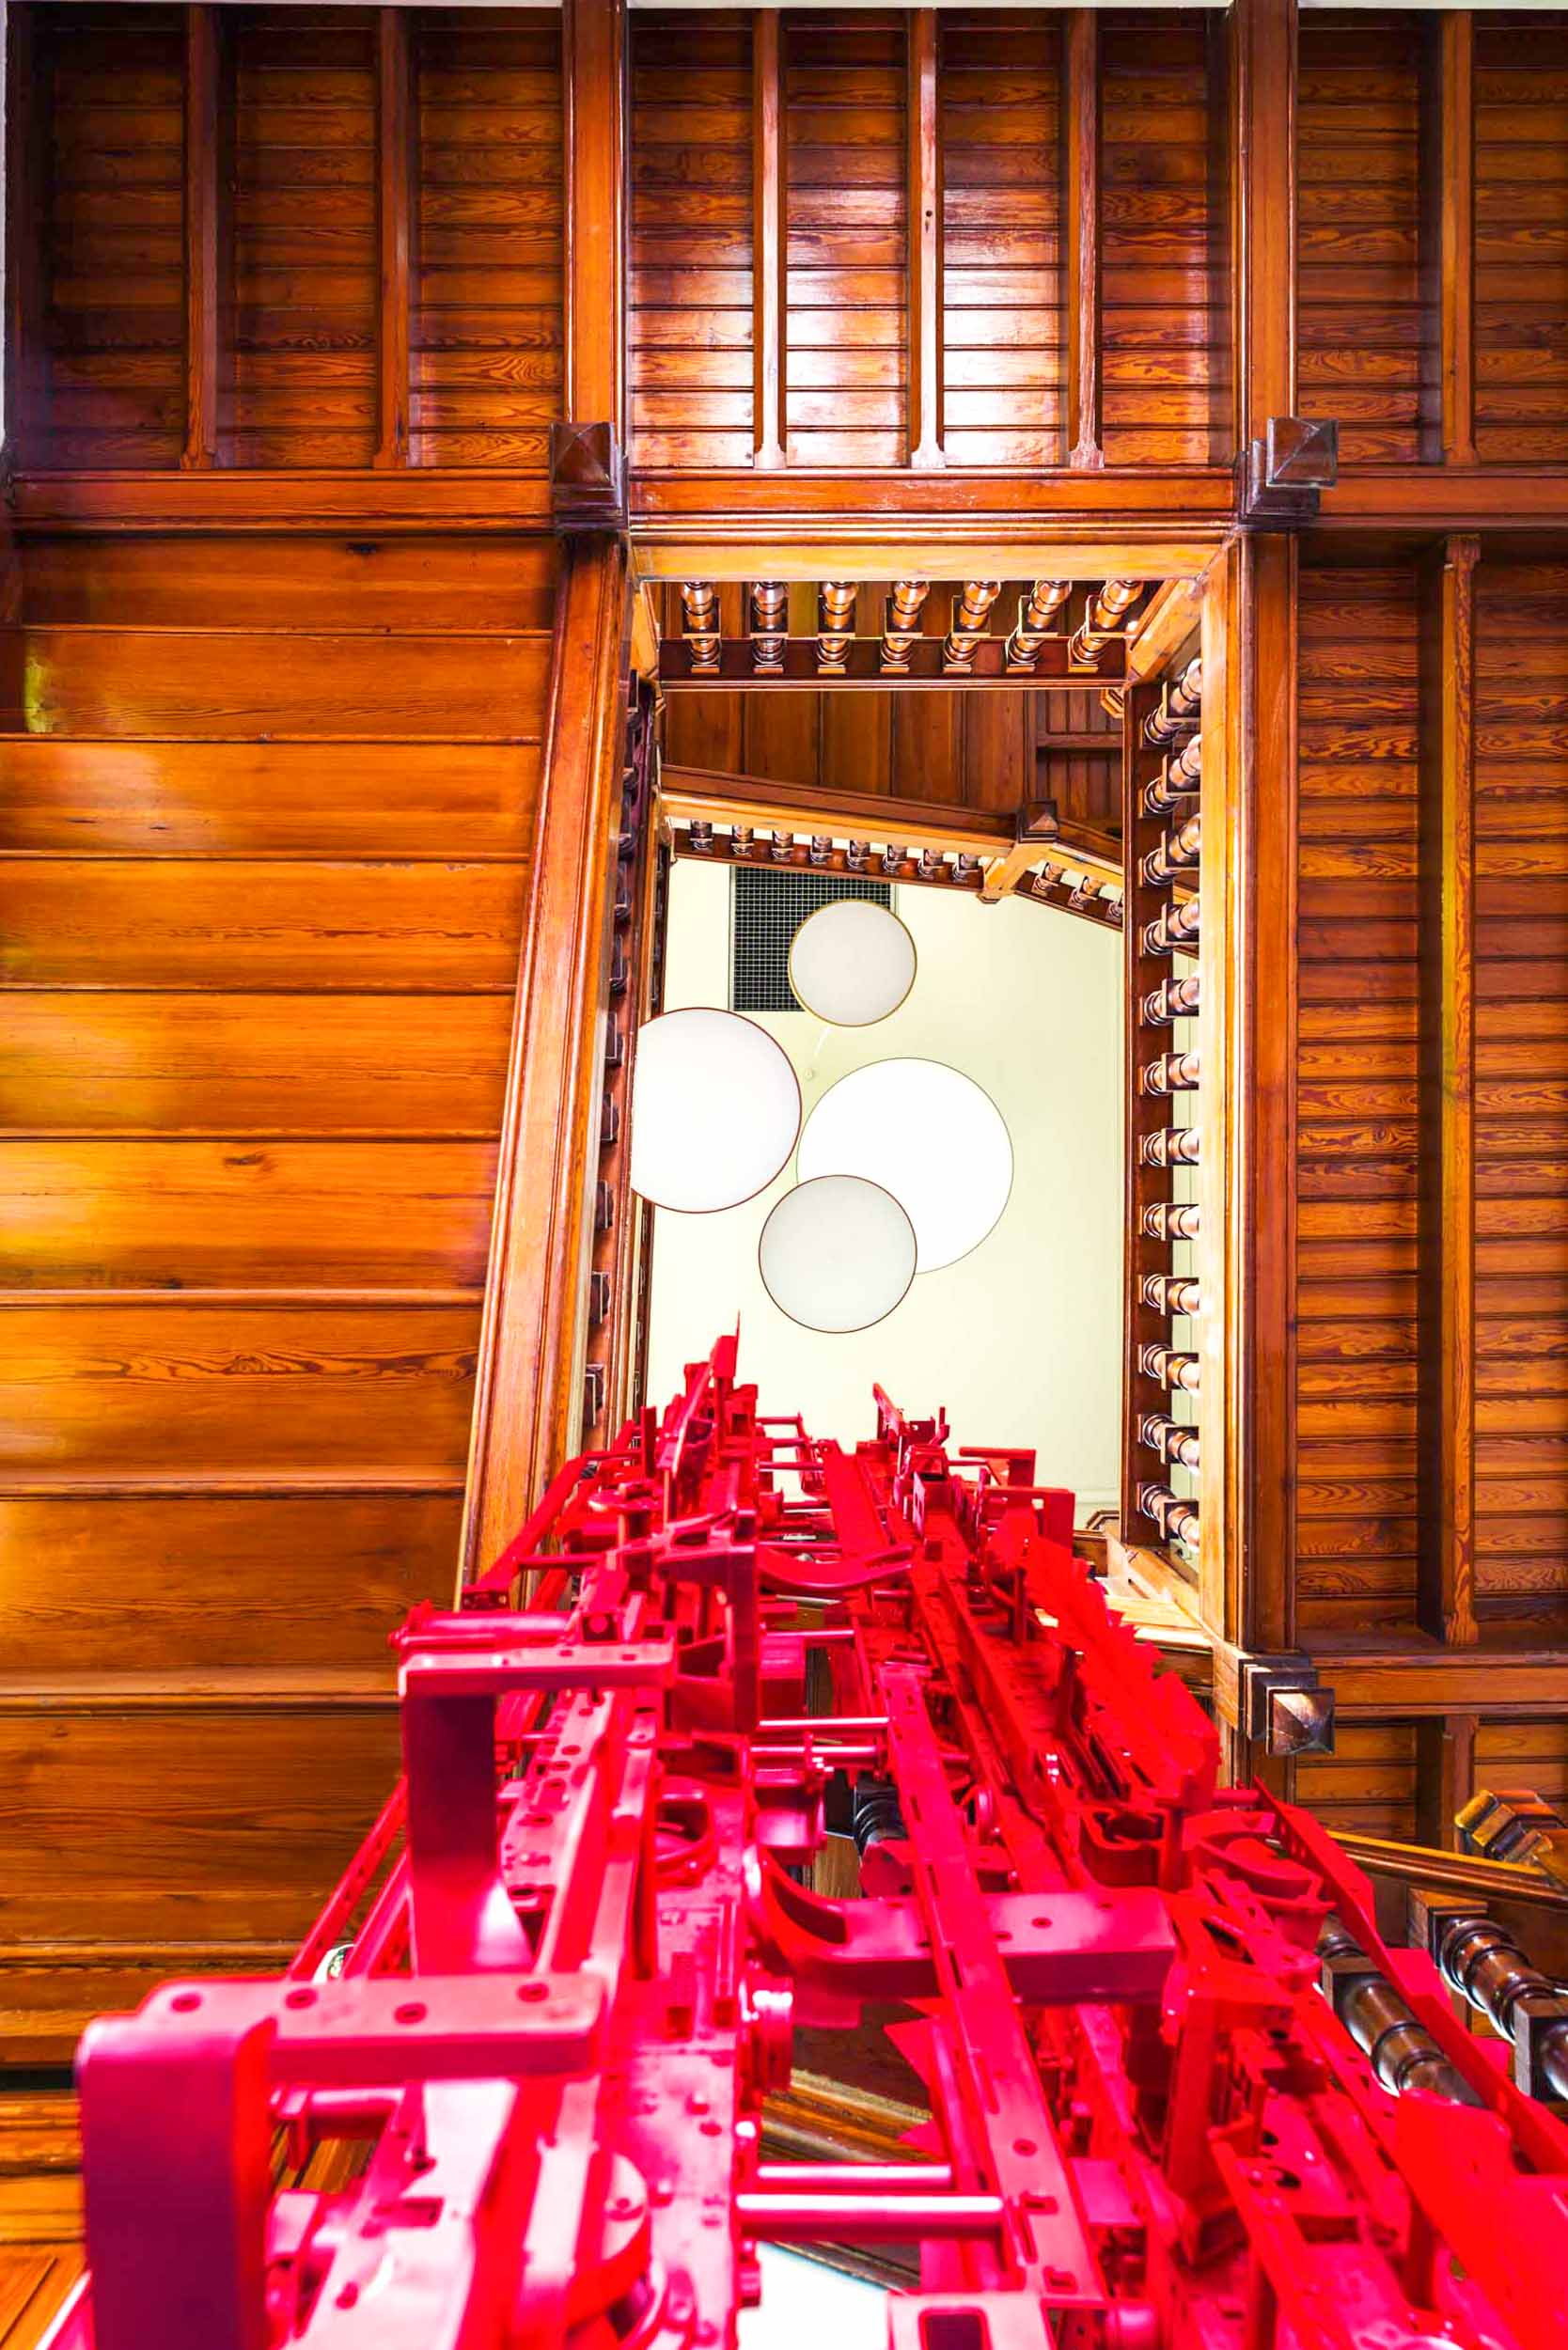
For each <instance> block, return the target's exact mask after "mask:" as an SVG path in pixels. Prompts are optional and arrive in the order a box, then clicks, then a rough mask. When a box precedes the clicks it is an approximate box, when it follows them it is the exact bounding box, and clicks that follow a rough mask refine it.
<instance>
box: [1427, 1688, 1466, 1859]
mask: <svg viewBox="0 0 1568 2350" xmlns="http://www.w3.org/2000/svg"><path fill="white" fill-rule="evenodd" d="M1480 1727H1481V1724H1480V1720H1479V1718H1478V1716H1476V1715H1474V1714H1442V1715H1439V1716H1436V1718H1435V1719H1434V1720H1428V1721H1419V1722H1418V1723H1417V1724H1416V1841H1417V1842H1418V1843H1421V1844H1430V1845H1433V1846H1434V1847H1435V1848H1436V1849H1438V1850H1440V1851H1443V1852H1457V1851H1458V1849H1459V1832H1458V1830H1457V1829H1456V1828H1455V1826H1454V1825H1453V1820H1454V1814H1455V1812H1456V1811H1458V1810H1460V1808H1461V1807H1462V1806H1463V1805H1465V1804H1466V1803H1468V1802H1469V1800H1470V1797H1471V1796H1472V1795H1473V1794H1475V1788H1476V1732H1477V1731H1478V1730H1479V1729H1480Z"/></svg>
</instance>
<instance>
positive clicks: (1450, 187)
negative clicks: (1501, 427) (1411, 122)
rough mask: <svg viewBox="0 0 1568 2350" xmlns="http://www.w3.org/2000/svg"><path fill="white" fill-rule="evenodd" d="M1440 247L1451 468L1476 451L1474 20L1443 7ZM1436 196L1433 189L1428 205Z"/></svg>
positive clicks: (1444, 409)
mask: <svg viewBox="0 0 1568 2350" xmlns="http://www.w3.org/2000/svg"><path fill="white" fill-rule="evenodd" d="M1436 75H1437V90H1436V117H1437V126H1436V141H1435V145H1436V167H1437V186H1436V189H1435V201H1436V208H1437V236H1436V247H1437V255H1438V293H1437V300H1438V304H1439V311H1438V319H1439V325H1438V346H1439V408H1440V417H1441V442H1440V448H1439V454H1440V456H1441V459H1442V462H1443V463H1444V464H1447V465H1473V464H1475V463H1477V462H1479V461H1478V457H1477V451H1476V319H1475V296H1476V188H1475V157H1476V144H1475V142H1476V125H1475V18H1474V16H1473V15H1472V14H1471V12H1470V10H1469V9H1468V8H1446V9H1445V10H1444V11H1443V14H1442V16H1441V18H1440V19H1439V23H1438V29H1437V58H1436ZM1432 194H1433V191H1432V190H1431V188H1430V185H1429V188H1428V197H1429V200H1430V198H1431V196H1432Z"/></svg>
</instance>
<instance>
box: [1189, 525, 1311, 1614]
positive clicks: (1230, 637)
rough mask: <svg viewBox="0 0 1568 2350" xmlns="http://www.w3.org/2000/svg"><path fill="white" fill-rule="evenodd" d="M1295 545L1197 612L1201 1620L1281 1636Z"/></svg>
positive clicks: (1288, 1439)
mask: <svg viewBox="0 0 1568 2350" xmlns="http://www.w3.org/2000/svg"><path fill="white" fill-rule="evenodd" d="M1296 576H1297V554H1296V542H1295V540H1294V538H1292V537H1290V536H1289V535H1288V534H1284V533H1268V534H1247V535H1245V536H1243V537H1242V538H1241V539H1239V540H1237V541H1235V542H1234V543H1233V544H1232V545H1231V547H1230V548H1228V549H1227V551H1226V553H1225V554H1224V555H1223V556H1220V557H1219V558H1218V559H1217V561H1216V562H1215V566H1214V569H1213V570H1212V571H1211V572H1210V574H1209V592H1208V594H1207V595H1206V596H1205V599H1204V608H1203V719H1204V724H1203V851H1202V863H1201V868H1200V870H1201V875H1202V880H1201V887H1200V896H1201V901H1202V908H1203V933H1202V948H1201V952H1200V958H1199V967H1200V972H1201V975H1202V985H1203V1038H1204V1055H1205V1058H1204V1087H1203V1120H1204V1132H1203V1147H1204V1155H1203V1164H1202V1169H1201V1176H1200V1184H1199V1198H1200V1201H1201V1204H1202V1211H1203V1230H1202V1238H1201V1241H1200V1247H1199V1256H1198V1261H1199V1278H1200V1283H1201V1285H1202V1290H1203V1296H1204V1303H1205V1312H1204V1316H1203V1321H1202V1324H1201V1338H1200V1356H1201V1361H1202V1368H1203V1405H1202V1413H1201V1425H1202V1442H1203V1465H1202V1471H1201V1483H1200V1502H1199V1508H1200V1515H1201V1519H1202V1526H1203V1552H1202V1558H1203V1574H1202V1584H1201V1598H1202V1607H1203V1617H1204V1621H1205V1622H1206V1623H1207V1624H1208V1625H1209V1627H1210V1629H1211V1630H1213V1631H1215V1632H1216V1633H1218V1634H1220V1635H1221V1636H1222V1637H1224V1638H1226V1639H1228V1640H1232V1641H1234V1642H1235V1643H1236V1644H1237V1645H1238V1646H1239V1647H1241V1648H1244V1649H1247V1650H1249V1651H1255V1652H1260V1653H1278V1652H1280V1651H1283V1650H1287V1649H1289V1648H1290V1647H1291V1646H1292V1645H1293V1643H1294V1634H1295V1625H1294V1559H1295V1058H1296V1038H1295V1030H1296V964H1295V854H1296V850H1295V834H1296V817H1295V798H1296V690H1295V675H1296V654H1295V613H1296Z"/></svg>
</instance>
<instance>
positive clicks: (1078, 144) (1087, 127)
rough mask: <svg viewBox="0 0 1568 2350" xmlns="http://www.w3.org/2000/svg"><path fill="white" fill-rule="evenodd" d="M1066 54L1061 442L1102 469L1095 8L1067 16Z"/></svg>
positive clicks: (1072, 457) (1071, 459) (1078, 461)
mask: <svg viewBox="0 0 1568 2350" xmlns="http://www.w3.org/2000/svg"><path fill="white" fill-rule="evenodd" d="M1063 49H1064V53H1065V54H1064V64H1065V69H1066V70H1065V72H1064V74H1063V77H1062V86H1063V97H1062V142H1061V153H1062V213H1061V217H1062V271H1061V279H1062V299H1063V301H1064V303H1065V304H1066V307H1067V384H1066V393H1067V403H1066V416H1065V432H1064V436H1063V437H1064V440H1065V444H1066V448H1067V462H1068V463H1069V464H1070V465H1075V466H1078V467H1079V468H1082V469H1086V470H1089V471H1097V470H1098V469H1099V468H1100V467H1101V466H1103V465H1104V463H1105V451H1104V449H1103V448H1102V446H1101V442H1100V430H1101V426H1100V20H1099V17H1098V16H1097V15H1096V13H1095V11H1094V10H1093V9H1092V8H1074V10H1073V11H1072V13H1071V14H1070V15H1069V17H1068V18H1067V23H1066V30H1065V34H1064V38H1063Z"/></svg>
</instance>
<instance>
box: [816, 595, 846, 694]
mask: <svg viewBox="0 0 1568 2350" xmlns="http://www.w3.org/2000/svg"><path fill="white" fill-rule="evenodd" d="M818 606H819V610H818V621H817V625H818V630H819V635H818V637H817V669H818V673H819V675H820V676H823V677H842V676H843V674H844V656H845V655H846V653H847V652H848V651H849V649H850V642H851V639H852V638H853V636H854V635H855V582H854V580H853V579H824V580H823V584H822V587H821V588H820V589H819V590H818Z"/></svg>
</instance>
